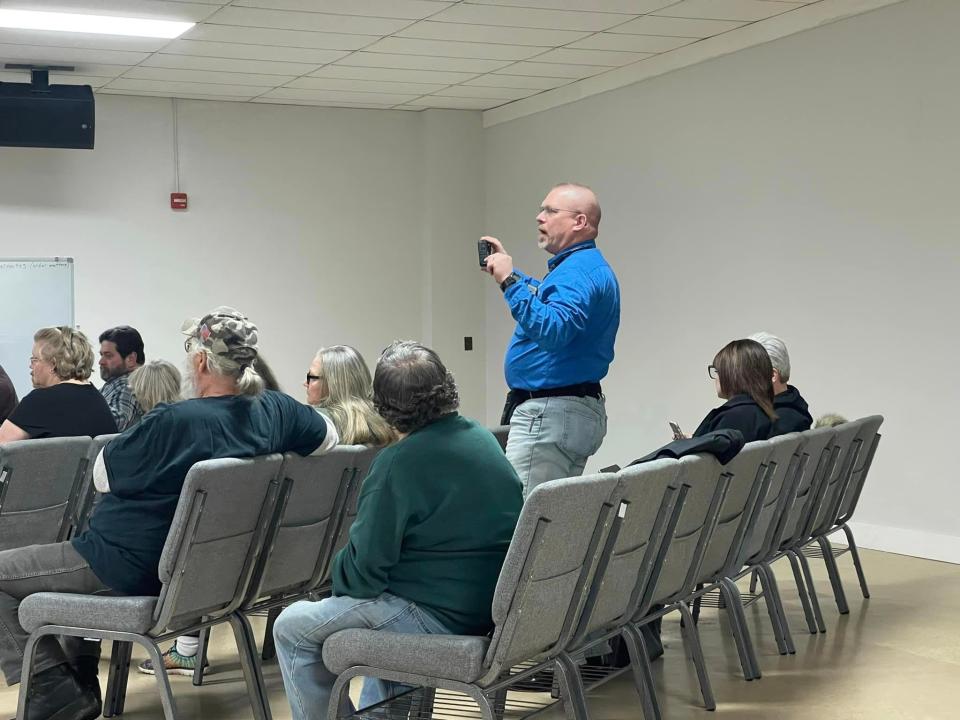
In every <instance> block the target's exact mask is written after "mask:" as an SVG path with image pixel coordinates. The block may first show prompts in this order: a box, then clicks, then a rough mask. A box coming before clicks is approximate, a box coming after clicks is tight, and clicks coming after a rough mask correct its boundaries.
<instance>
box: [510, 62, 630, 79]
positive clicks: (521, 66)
mask: <svg viewBox="0 0 960 720" xmlns="http://www.w3.org/2000/svg"><path fill="white" fill-rule="evenodd" d="M607 70H613V68H612V67H605V66H600V65H562V64H560V63H541V62H530V61H527V62H518V63H514V64H513V65H509V66H507V67H505V68H503V69H502V70H496V71H495V72H496V74H497V75H500V74H502V73H505V74H507V75H532V76H535V77H555V78H573V79H574V80H581V79H583V78H587V77H591V76H593V75H599V74H600V73H602V72H606V71H607Z"/></svg>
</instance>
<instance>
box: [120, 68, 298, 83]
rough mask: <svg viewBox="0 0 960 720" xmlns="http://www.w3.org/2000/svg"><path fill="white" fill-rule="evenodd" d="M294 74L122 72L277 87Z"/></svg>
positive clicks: (167, 70) (130, 76)
mask: <svg viewBox="0 0 960 720" xmlns="http://www.w3.org/2000/svg"><path fill="white" fill-rule="evenodd" d="M294 77H295V76H294V75H255V74H251V73H232V72H215V71H211V70H178V69H173V68H158V67H144V66H143V65H140V66H138V67H135V68H131V69H130V70H129V71H127V72H125V73H124V74H123V78H124V79H133V78H136V79H138V80H169V81H176V82H193V83H214V84H216V85H249V86H251V87H270V88H273V87H277V86H279V85H283V84H284V83H287V82H290V81H291V80H293V79H294Z"/></svg>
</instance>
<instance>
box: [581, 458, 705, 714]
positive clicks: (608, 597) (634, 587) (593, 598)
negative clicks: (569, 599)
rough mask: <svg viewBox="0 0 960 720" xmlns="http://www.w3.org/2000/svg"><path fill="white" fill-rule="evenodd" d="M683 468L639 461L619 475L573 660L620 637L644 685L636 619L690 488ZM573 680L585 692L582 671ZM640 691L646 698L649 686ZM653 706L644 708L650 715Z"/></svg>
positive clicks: (637, 679)
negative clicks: (614, 511)
mask: <svg viewBox="0 0 960 720" xmlns="http://www.w3.org/2000/svg"><path fill="white" fill-rule="evenodd" d="M680 468H681V464H680V462H679V461H677V460H673V459H665V460H655V461H653V462H649V463H643V464H640V465H633V466H631V467H628V468H626V469H624V470H621V471H620V472H619V473H618V474H617V477H618V479H619V488H618V491H619V496H620V508H619V511H618V513H617V517H616V519H615V520H614V524H613V527H612V529H611V531H610V535H609V537H608V539H607V543H606V547H605V548H604V552H603V553H602V555H601V559H600V565H599V567H598V569H597V573H596V575H595V577H594V581H593V586H592V587H591V589H590V592H589V594H588V596H587V602H586V605H585V606H584V610H583V613H582V615H581V617H580V621H579V622H578V624H577V630H576V632H575V633H574V636H573V638H572V640H571V641H570V644H569V646H568V648H567V649H566V650H565V651H564V653H565V655H567V656H568V657H569V658H570V659H571V660H573V659H575V658H582V657H584V656H587V655H589V654H590V652H589V651H590V649H591V648H596V647H597V646H598V645H599V644H600V643H605V642H606V641H608V640H610V639H611V638H614V637H617V636H620V637H621V638H622V641H623V642H624V644H625V646H626V647H627V651H628V653H629V656H630V660H631V668H632V669H633V673H634V681H635V683H636V684H637V686H638V688H640V687H642V683H643V682H644V678H643V676H642V673H641V671H642V665H641V663H640V661H639V659H637V654H638V652H639V650H638V648H639V646H640V645H639V641H638V640H637V639H636V638H635V637H634V634H635V633H636V630H635V629H634V628H633V627H632V626H631V625H630V620H631V619H632V618H633V617H634V616H635V615H636V613H637V612H638V611H639V610H640V603H641V602H642V601H643V597H644V594H645V592H646V590H647V588H648V586H649V585H650V584H651V583H655V582H656V581H657V577H658V574H659V572H660V568H661V566H662V564H663V559H664V556H665V554H666V552H667V548H668V547H669V543H670V541H671V540H672V539H673V534H674V531H675V530H676V526H677V521H678V520H679V519H680V513H681V511H682V509H683V503H684V500H685V498H686V494H687V491H688V490H689V487H688V486H687V485H684V484H683V483H682V481H681V478H680ZM600 651H601V652H602V647H601V650H600ZM594 654H596V651H595V653H594ZM608 678H609V676H608V677H607V678H604V679H608ZM573 682H574V684H575V686H576V691H577V692H579V693H583V692H584V691H583V690H582V684H581V679H580V674H579V673H577V674H576V675H574V676H573ZM595 686H596V685H593V686H592V687H595ZM592 687H591V688H588V689H592ZM640 696H641V698H645V697H646V696H645V693H644V692H643V691H641V692H640ZM649 711H650V709H649V708H645V710H644V712H645V714H646V713H648V712H649Z"/></svg>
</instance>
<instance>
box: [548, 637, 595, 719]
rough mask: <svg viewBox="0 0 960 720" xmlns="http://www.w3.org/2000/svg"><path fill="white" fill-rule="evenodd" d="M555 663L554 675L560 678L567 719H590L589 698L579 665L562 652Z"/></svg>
mask: <svg viewBox="0 0 960 720" xmlns="http://www.w3.org/2000/svg"><path fill="white" fill-rule="evenodd" d="M555 665H556V672H555V673H554V676H555V677H557V678H559V680H560V701H561V702H562V703H563V711H564V714H565V715H566V716H567V720H588V717H587V699H586V695H585V693H584V689H583V681H582V680H581V679H580V668H579V666H578V665H577V663H576V661H575V660H574V659H573V658H572V657H570V656H569V655H568V654H567V653H560V655H558V656H557V659H556V661H555Z"/></svg>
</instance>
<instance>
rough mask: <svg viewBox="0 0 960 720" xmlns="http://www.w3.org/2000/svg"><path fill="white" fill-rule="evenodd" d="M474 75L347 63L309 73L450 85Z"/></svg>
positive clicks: (351, 78)
mask: <svg viewBox="0 0 960 720" xmlns="http://www.w3.org/2000/svg"><path fill="white" fill-rule="evenodd" d="M474 75H476V73H466V72H440V71H437V70H404V69H398V68H375V67H351V66H349V65H327V66H326V67H322V68H320V69H319V70H316V71H315V72H312V73H310V76H311V77H326V78H338V79H344V80H380V81H383V82H413V83H427V84H431V85H452V84H454V83H458V82H463V81H464V80H469V79H470V78H472V77H473V76H474Z"/></svg>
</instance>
